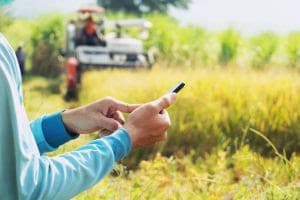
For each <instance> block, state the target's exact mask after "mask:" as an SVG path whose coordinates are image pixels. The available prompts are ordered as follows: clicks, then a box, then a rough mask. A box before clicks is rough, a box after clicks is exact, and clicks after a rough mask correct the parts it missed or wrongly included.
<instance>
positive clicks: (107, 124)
mask: <svg viewBox="0 0 300 200" xmlns="http://www.w3.org/2000/svg"><path fill="white" fill-rule="evenodd" d="M99 126H100V127H101V128H104V129H107V130H109V131H112V132H113V131H115V130H117V129H118V128H119V127H122V125H121V124H120V123H119V122H118V121H117V120H115V119H113V118H108V117H105V116H101V117H100V119H99Z"/></svg>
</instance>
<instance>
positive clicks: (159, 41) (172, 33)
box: [145, 15, 209, 65]
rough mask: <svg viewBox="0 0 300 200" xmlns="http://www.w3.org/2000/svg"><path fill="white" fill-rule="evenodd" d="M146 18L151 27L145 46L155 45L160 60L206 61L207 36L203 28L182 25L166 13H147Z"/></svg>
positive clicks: (188, 63)
mask: <svg viewBox="0 0 300 200" xmlns="http://www.w3.org/2000/svg"><path fill="white" fill-rule="evenodd" d="M147 19H149V20H150V21H151V22H152V23H153V27H152V28H151V29H150V38H149V39H148V40H147V41H146V43H145V47H146V49H149V48H151V47H155V48H156V49H157V50H158V57H159V59H160V60H166V61H169V62H171V63H172V64H175V63H177V64H187V65H190V64H195V63H197V62H198V63H199V62H202V63H207V62H208V59H209V58H208V57H209V56H208V54H207V52H206V46H205V45H206V44H207V40H208V39H209V36H208V33H207V32H206V31H205V30H204V29H202V28H200V27H195V26H184V27H182V26H180V25H179V24H178V23H177V21H176V20H174V19H172V18H170V17H169V16H166V15H148V16H147Z"/></svg>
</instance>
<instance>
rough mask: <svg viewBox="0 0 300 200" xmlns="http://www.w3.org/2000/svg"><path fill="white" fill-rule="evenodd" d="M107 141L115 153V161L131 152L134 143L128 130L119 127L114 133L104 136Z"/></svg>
mask: <svg viewBox="0 0 300 200" xmlns="http://www.w3.org/2000/svg"><path fill="white" fill-rule="evenodd" d="M102 139H103V140H105V141H107V142H108V143H109V144H110V146H111V148H112V150H113V153H114V157H115V161H119V160H121V159H122V158H124V157H125V156H127V155H128V154H129V152H130V151H131V148H132V143H131V139H130V136H129V134H128V132H127V130H125V129H123V128H119V129H118V130H117V131H115V132H114V133H113V134H111V135H109V136H105V137H103V138H102Z"/></svg>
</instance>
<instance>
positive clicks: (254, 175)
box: [24, 66, 300, 199]
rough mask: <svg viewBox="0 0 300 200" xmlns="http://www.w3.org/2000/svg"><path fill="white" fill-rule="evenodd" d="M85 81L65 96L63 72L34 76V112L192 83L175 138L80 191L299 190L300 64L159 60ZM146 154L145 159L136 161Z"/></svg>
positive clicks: (153, 194) (132, 97) (264, 195)
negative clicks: (74, 95) (197, 65)
mask: <svg viewBox="0 0 300 200" xmlns="http://www.w3.org/2000/svg"><path fill="white" fill-rule="evenodd" d="M82 81H83V82H82V88H81V92H80V95H79V102H73V103H65V102H64V101H63V99H62V94H61V93H59V91H60V92H63V91H64V83H63V79H62V80H60V79H58V80H49V79H44V78H40V77H28V78H27V80H25V83H24V93H25V106H26V109H27V113H28V115H29V118H30V119H33V118H35V117H37V116H39V115H40V114H43V113H50V112H54V111H57V110H60V109H63V108H70V107H75V106H78V105H81V104H86V103H88V102H90V101H93V100H96V99H99V98H102V97H104V96H108V95H109V96H113V97H116V98H118V99H121V100H123V101H128V102H130V103H136V102H147V101H149V100H152V99H155V98H157V97H159V96H160V95H162V94H164V93H165V92H166V91H167V90H168V89H169V88H170V87H171V86H172V85H173V84H174V83H176V82H178V81H185V82H186V83H187V86H186V88H185V89H184V90H182V92H181V93H180V94H179V96H178V101H177V103H176V105H174V106H173V107H172V108H170V109H169V113H170V116H171V119H172V128H171V130H170V131H169V139H168V141H167V142H166V143H163V144H161V145H158V146H156V147H154V148H148V149H145V150H138V151H134V152H132V153H131V155H130V156H129V157H128V158H126V159H125V160H124V161H123V164H125V166H127V168H126V167H125V166H124V165H117V166H116V170H115V173H113V175H111V176H108V177H106V178H105V179H104V180H103V181H101V182H100V183H99V184H98V185H96V186H95V187H93V188H91V189H89V190H88V191H85V192H83V193H81V194H80V195H79V196H77V197H76V198H75V199H299V198H300V157H299V150H300V147H299V144H300V139H299V134H298V131H299V128H300V127H299V125H300V121H299V119H300V117H299V116H300V110H299V108H300V80H299V74H298V73H297V72H296V71H293V70H275V69H272V70H265V71H252V70H250V71H249V70H224V69H215V70H203V69H202V70H201V69H189V68H185V70H183V69H181V68H179V67H178V68H177V67H176V68H162V67H160V66H156V67H155V68H154V69H153V70H151V71H148V70H103V71H89V72H86V73H85V74H84V76H83V80H82ZM258 131H259V132H258ZM93 138H95V135H89V136H81V137H80V138H79V139H77V140H75V141H72V142H69V143H68V144H66V145H64V146H63V147H61V148H60V149H58V150H57V151H55V152H53V153H50V154H49V155H50V156H53V155H57V154H59V153H63V152H67V151H71V150H73V149H75V148H77V147H79V146H80V145H83V144H86V143H88V142H89V141H90V140H92V139H93ZM157 152H160V153H161V155H157ZM285 153H287V154H285ZM262 154H264V155H268V157H264V156H262ZM165 155H167V157H165ZM286 155H288V158H289V159H287V157H286ZM146 160H148V161H146ZM138 161H141V162H140V163H139V164H138V167H137V168H136V169H135V170H129V168H130V167H132V166H134V165H137V163H138ZM128 167H129V168H128Z"/></svg>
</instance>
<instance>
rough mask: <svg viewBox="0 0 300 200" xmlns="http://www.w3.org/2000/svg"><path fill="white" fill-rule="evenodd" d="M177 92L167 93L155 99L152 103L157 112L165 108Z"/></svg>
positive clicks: (172, 101)
mask: <svg viewBox="0 0 300 200" xmlns="http://www.w3.org/2000/svg"><path fill="white" fill-rule="evenodd" d="M176 97H177V94H175V93H167V94H165V95H164V96H162V97H160V98H158V99H156V100H155V101H154V102H153V104H154V105H155V107H156V109H157V111H158V112H160V111H162V110H164V109H167V108H168V107H170V106H171V105H172V104H173V103H175V101H176Z"/></svg>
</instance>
